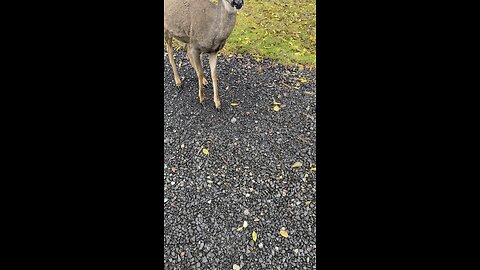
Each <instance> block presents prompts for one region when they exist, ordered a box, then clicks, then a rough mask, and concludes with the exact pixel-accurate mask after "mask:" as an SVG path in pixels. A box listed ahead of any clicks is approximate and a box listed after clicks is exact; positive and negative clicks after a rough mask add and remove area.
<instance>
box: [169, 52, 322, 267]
mask: <svg viewBox="0 0 480 270" xmlns="http://www.w3.org/2000/svg"><path fill="white" fill-rule="evenodd" d="M206 58H207V57H204V67H205V74H206V76H207V79H208V80H209V82H210V83H211V79H210V69H209V67H208V61H207V59H206ZM175 60H176V62H177V67H178V64H179V62H182V64H181V67H180V68H179V73H180V77H182V81H183V83H184V87H183V89H177V88H176V87H175V82H174V79H173V73H172V69H171V66H170V63H169V62H168V56H167V54H166V52H165V50H164V64H165V72H164V75H165V82H164V85H165V92H164V102H165V106H164V117H165V122H164V132H165V138H164V154H165V158H164V164H165V165H164V194H165V200H164V214H163V215H164V264H165V269H222V270H224V269H238V268H237V267H238V266H239V267H241V269H315V268H316V266H315V264H316V214H315V211H316V182H315V180H316V172H314V171H312V170H311V168H313V167H316V146H315V142H316V141H315V140H316V139H315V136H316V108H315V106H316V83H315V79H316V78H315V73H314V71H306V70H305V71H299V70H298V69H296V68H286V67H283V66H281V65H276V64H273V62H271V61H262V62H256V61H255V60H253V59H252V58H250V57H243V58H242V57H236V56H233V57H227V56H220V57H219V61H218V66H217V67H218V77H219V89H220V91H219V93H220V99H221V101H222V110H221V111H220V112H217V111H216V110H215V107H214V103H213V90H212V87H211V86H210V87H208V88H206V89H205V95H206V102H205V106H204V107H203V106H202V105H200V104H199V102H198V86H197V77H196V75H195V72H194V70H193V68H192V67H191V66H190V64H189V63H188V60H187V58H186V55H185V53H184V51H183V50H180V51H178V52H176V55H175ZM274 102H277V103H276V104H278V103H279V104H278V105H277V106H278V107H279V109H280V110H279V111H275V110H274V109H273V108H274V106H275V105H274ZM230 104H238V106H231V105H230ZM296 162H301V163H302V165H301V166H300V167H299V168H292V165H293V164H294V163H296ZM297 165H298V164H297ZM244 225H246V226H244ZM281 230H283V231H285V232H287V233H288V237H285V236H286V235H285V236H282V235H281V234H280V231H281ZM254 231H255V232H256V234H257V240H256V242H254V241H253V240H252V232H254Z"/></svg>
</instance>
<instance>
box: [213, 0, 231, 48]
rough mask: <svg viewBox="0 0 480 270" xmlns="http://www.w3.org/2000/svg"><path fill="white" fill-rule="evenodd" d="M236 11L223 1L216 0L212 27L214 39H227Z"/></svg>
mask: <svg viewBox="0 0 480 270" xmlns="http://www.w3.org/2000/svg"><path fill="white" fill-rule="evenodd" d="M236 19H237V11H236V10H235V8H234V7H232V5H230V4H229V3H228V2H227V1H225V0H218V5H217V11H216V18H215V23H214V24H213V25H212V27H213V30H214V32H215V34H216V39H227V38H228V36H229V35H230V34H231V33H232V30H233V27H234V26H235V21H236Z"/></svg>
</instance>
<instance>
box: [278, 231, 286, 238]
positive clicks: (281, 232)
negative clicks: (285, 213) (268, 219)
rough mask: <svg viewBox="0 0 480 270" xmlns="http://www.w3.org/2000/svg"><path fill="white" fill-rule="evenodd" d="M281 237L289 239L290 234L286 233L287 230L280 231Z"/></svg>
mask: <svg viewBox="0 0 480 270" xmlns="http://www.w3.org/2000/svg"><path fill="white" fill-rule="evenodd" d="M280 235H281V236H283V237H285V238H288V232H287V231H285V230H280Z"/></svg>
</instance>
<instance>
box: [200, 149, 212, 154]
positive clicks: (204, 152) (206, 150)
mask: <svg viewBox="0 0 480 270" xmlns="http://www.w3.org/2000/svg"><path fill="white" fill-rule="evenodd" d="M202 152H203V154H205V155H208V154H209V153H210V152H209V151H208V149H206V148H203V150H202Z"/></svg>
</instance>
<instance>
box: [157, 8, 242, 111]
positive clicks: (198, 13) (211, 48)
mask: <svg viewBox="0 0 480 270" xmlns="http://www.w3.org/2000/svg"><path fill="white" fill-rule="evenodd" d="M242 5H243V0H219V3H218V4H217V5H215V4H213V3H211V2H210V1H209V0H165V2H164V6H163V11H164V17H163V22H164V34H165V43H166V45H167V51H168V56H169V60H170V64H171V65H172V69H173V74H174V77H175V83H176V84H177V86H181V84H182V83H181V80H180V77H179V76H178V72H177V69H176V66H175V61H174V58H173V50H172V38H175V39H178V40H179V41H182V42H184V43H185V44H186V49H187V56H188V59H189V60H190V63H191V64H192V66H193V68H194V69H195V71H196V73H197V76H198V83H199V93H198V95H199V99H200V103H202V104H203V103H204V101H205V95H204V92H203V86H204V85H207V84H208V82H207V80H206V79H205V76H204V74H203V67H202V63H201V60H200V54H201V53H207V54H209V63H210V69H211V75H212V81H213V89H214V102H215V107H216V108H217V109H220V99H219V97H218V87H217V71H216V64H217V53H218V51H220V50H221V49H222V48H223V46H224V45H225V42H226V40H227V38H228V36H229V35H230V34H231V32H232V31H233V27H234V26H235V21H236V14H237V10H238V9H240V8H241V7H242Z"/></svg>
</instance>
